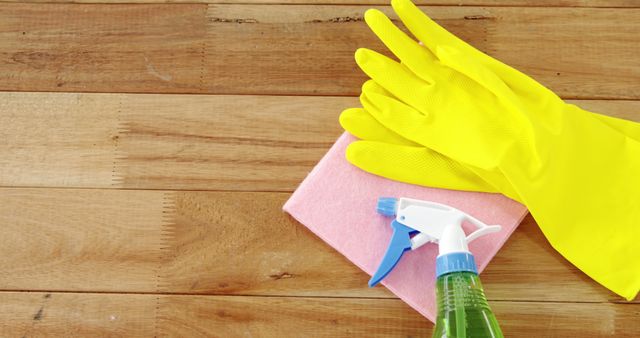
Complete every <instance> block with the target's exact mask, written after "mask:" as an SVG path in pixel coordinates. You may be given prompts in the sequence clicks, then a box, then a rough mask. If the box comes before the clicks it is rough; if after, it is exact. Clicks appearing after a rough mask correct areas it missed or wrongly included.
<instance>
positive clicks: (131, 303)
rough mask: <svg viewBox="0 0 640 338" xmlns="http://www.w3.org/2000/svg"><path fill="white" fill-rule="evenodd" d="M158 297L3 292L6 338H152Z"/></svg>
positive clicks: (0, 330) (0, 310) (0, 311)
mask: <svg viewBox="0 0 640 338" xmlns="http://www.w3.org/2000/svg"><path fill="white" fill-rule="evenodd" d="M156 303H157V301H156V297H155V296H142V295H130V294H129V295H115V294H108V295H104V294H103V295H101V294H73V293H43V292H17V293H14V292H0V334H1V335H2V336H3V337H25V338H27V337H28V338H31V337H125V336H126V337H151V336H153V334H154V333H155V325H154V324H155V316H154V314H155V312H156Z"/></svg>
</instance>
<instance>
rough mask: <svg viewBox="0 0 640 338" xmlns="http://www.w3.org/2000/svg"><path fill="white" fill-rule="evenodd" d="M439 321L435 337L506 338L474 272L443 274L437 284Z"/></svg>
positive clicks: (435, 329)
mask: <svg viewBox="0 0 640 338" xmlns="http://www.w3.org/2000/svg"><path fill="white" fill-rule="evenodd" d="M436 292H437V304H438V317H437V319H436V326H435V328H434V331H433V337H438V338H440V337H458V338H466V337H504V336H503V335H502V331H500V326H499V325H498V321H497V320H496V317H495V316H494V315H493V312H492V311H491V309H490V308H489V304H488V303H487V299H486V297H485V296H484V291H483V290H482V284H481V283H480V278H478V275H476V274H475V273H473V272H466V271H459V272H452V273H448V274H444V275H442V276H440V277H438V279H437V281H436Z"/></svg>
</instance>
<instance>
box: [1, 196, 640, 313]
mask: <svg viewBox="0 0 640 338" xmlns="http://www.w3.org/2000/svg"><path fill="white" fill-rule="evenodd" d="M288 196H289V194H286V193H260V192H253V193H252V192H197V191H184V192H164V191H136V190H99V189H88V190H86V189H83V190H76V189H28V188H17V189H16V188H3V189H0V224H3V227H4V232H3V233H4V235H3V236H2V237H0V256H2V257H5V259H3V260H0V270H2V271H5V273H4V274H2V275H0V290H42V291H51V290H58V291H87V292H89V291H93V292H142V293H157V292H160V293H183V294H220V295H221V294H224V295H263V296H274V295H278V296H313V297H328V296H330V297H367V298H393V297H395V296H393V295H392V294H391V293H389V292H388V291H387V290H386V289H385V288H384V287H377V288H372V289H370V288H367V287H366V281H367V280H368V276H367V275H366V274H365V273H363V272H362V271H360V270H359V269H358V268H357V267H355V266H354V265H352V264H351V263H350V262H348V261H347V260H346V259H345V258H344V257H342V256H341V255H340V254H339V253H337V252H335V251H334V250H333V249H332V248H331V247H329V246H328V245H326V244H325V243H324V242H322V241H320V240H319V239H318V238H317V237H316V236H315V235H313V234H312V233H311V232H310V231H308V230H307V229H306V228H305V227H304V226H302V225H300V224H299V223H297V222H296V221H294V220H293V219H292V218H290V217H289V216H287V215H286V214H285V213H284V212H282V211H281V210H280V209H281V207H282V205H283V204H284V202H285V201H286V199H287V198H288ZM18 210H19V212H17V211H18ZM549 276H553V278H549ZM482 280H483V283H484V284H485V285H486V289H487V295H488V297H489V299H491V300H531V299H535V300H538V301H543V300H544V301H565V302H614V301H620V300H621V298H619V297H617V296H615V295H614V294H613V293H610V292H609V291H607V290H606V289H604V288H603V287H601V286H599V285H598V284H596V283H595V282H593V281H591V280H590V279H589V278H588V277H586V276H585V275H584V274H582V273H581V272H580V271H578V270H577V269H576V268H575V267H573V266H572V265H571V264H569V263H568V262H566V261H565V260H564V259H563V258H562V257H561V256H559V255H558V254H557V253H556V252H555V251H554V250H553V249H552V248H551V247H550V246H549V245H548V244H547V242H546V240H545V238H544V236H543V235H542V233H541V232H540V230H539V229H538V227H537V226H536V224H535V222H534V221H533V219H532V218H530V217H529V218H527V219H526V220H525V222H524V223H523V224H522V225H521V226H520V228H519V229H518V230H517V231H516V232H515V233H514V234H513V235H512V237H511V239H510V240H509V241H508V242H507V243H506V244H505V247H504V248H503V249H502V250H501V251H500V252H499V253H498V255H497V256H496V257H495V258H494V261H493V262H492V263H491V264H490V265H489V267H488V268H487V270H486V271H485V272H484V273H483V275H482ZM639 300H640V299H639Z"/></svg>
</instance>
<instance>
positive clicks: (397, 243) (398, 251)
mask: <svg viewBox="0 0 640 338" xmlns="http://www.w3.org/2000/svg"><path fill="white" fill-rule="evenodd" d="M391 227H392V228H393V235H392V237H391V241H390V242H389V246H388V247H387V251H386V252H385V253H384V257H383V258H382V262H381V263H380V265H379V266H378V270H376V273H374V274H373V276H372V277H371V279H370V280H369V287H374V286H375V285H376V284H378V283H379V282H380V281H381V280H382V279H383V278H385V277H386V276H387V275H388V274H389V273H390V272H391V270H393V268H394V267H395V266H396V264H398V262H399V261H400V258H402V255H403V254H404V253H405V252H406V251H408V250H411V235H412V234H414V233H416V232H417V231H416V230H415V229H412V228H409V227H408V226H406V225H403V224H402V223H400V222H398V221H396V220H394V221H393V222H391Z"/></svg>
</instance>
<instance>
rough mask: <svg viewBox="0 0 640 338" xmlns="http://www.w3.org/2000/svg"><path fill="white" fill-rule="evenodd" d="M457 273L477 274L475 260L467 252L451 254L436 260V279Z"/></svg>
mask: <svg viewBox="0 0 640 338" xmlns="http://www.w3.org/2000/svg"><path fill="white" fill-rule="evenodd" d="M458 271H467V272H473V273H475V274H476V275H477V274H478V268H477V267H476V260H475V259H474V258H473V255H472V254H470V253H468V252H453V253H449V254H446V255H442V256H438V258H436V278H438V277H440V276H442V275H444V274H447V273H450V272H458Z"/></svg>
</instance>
